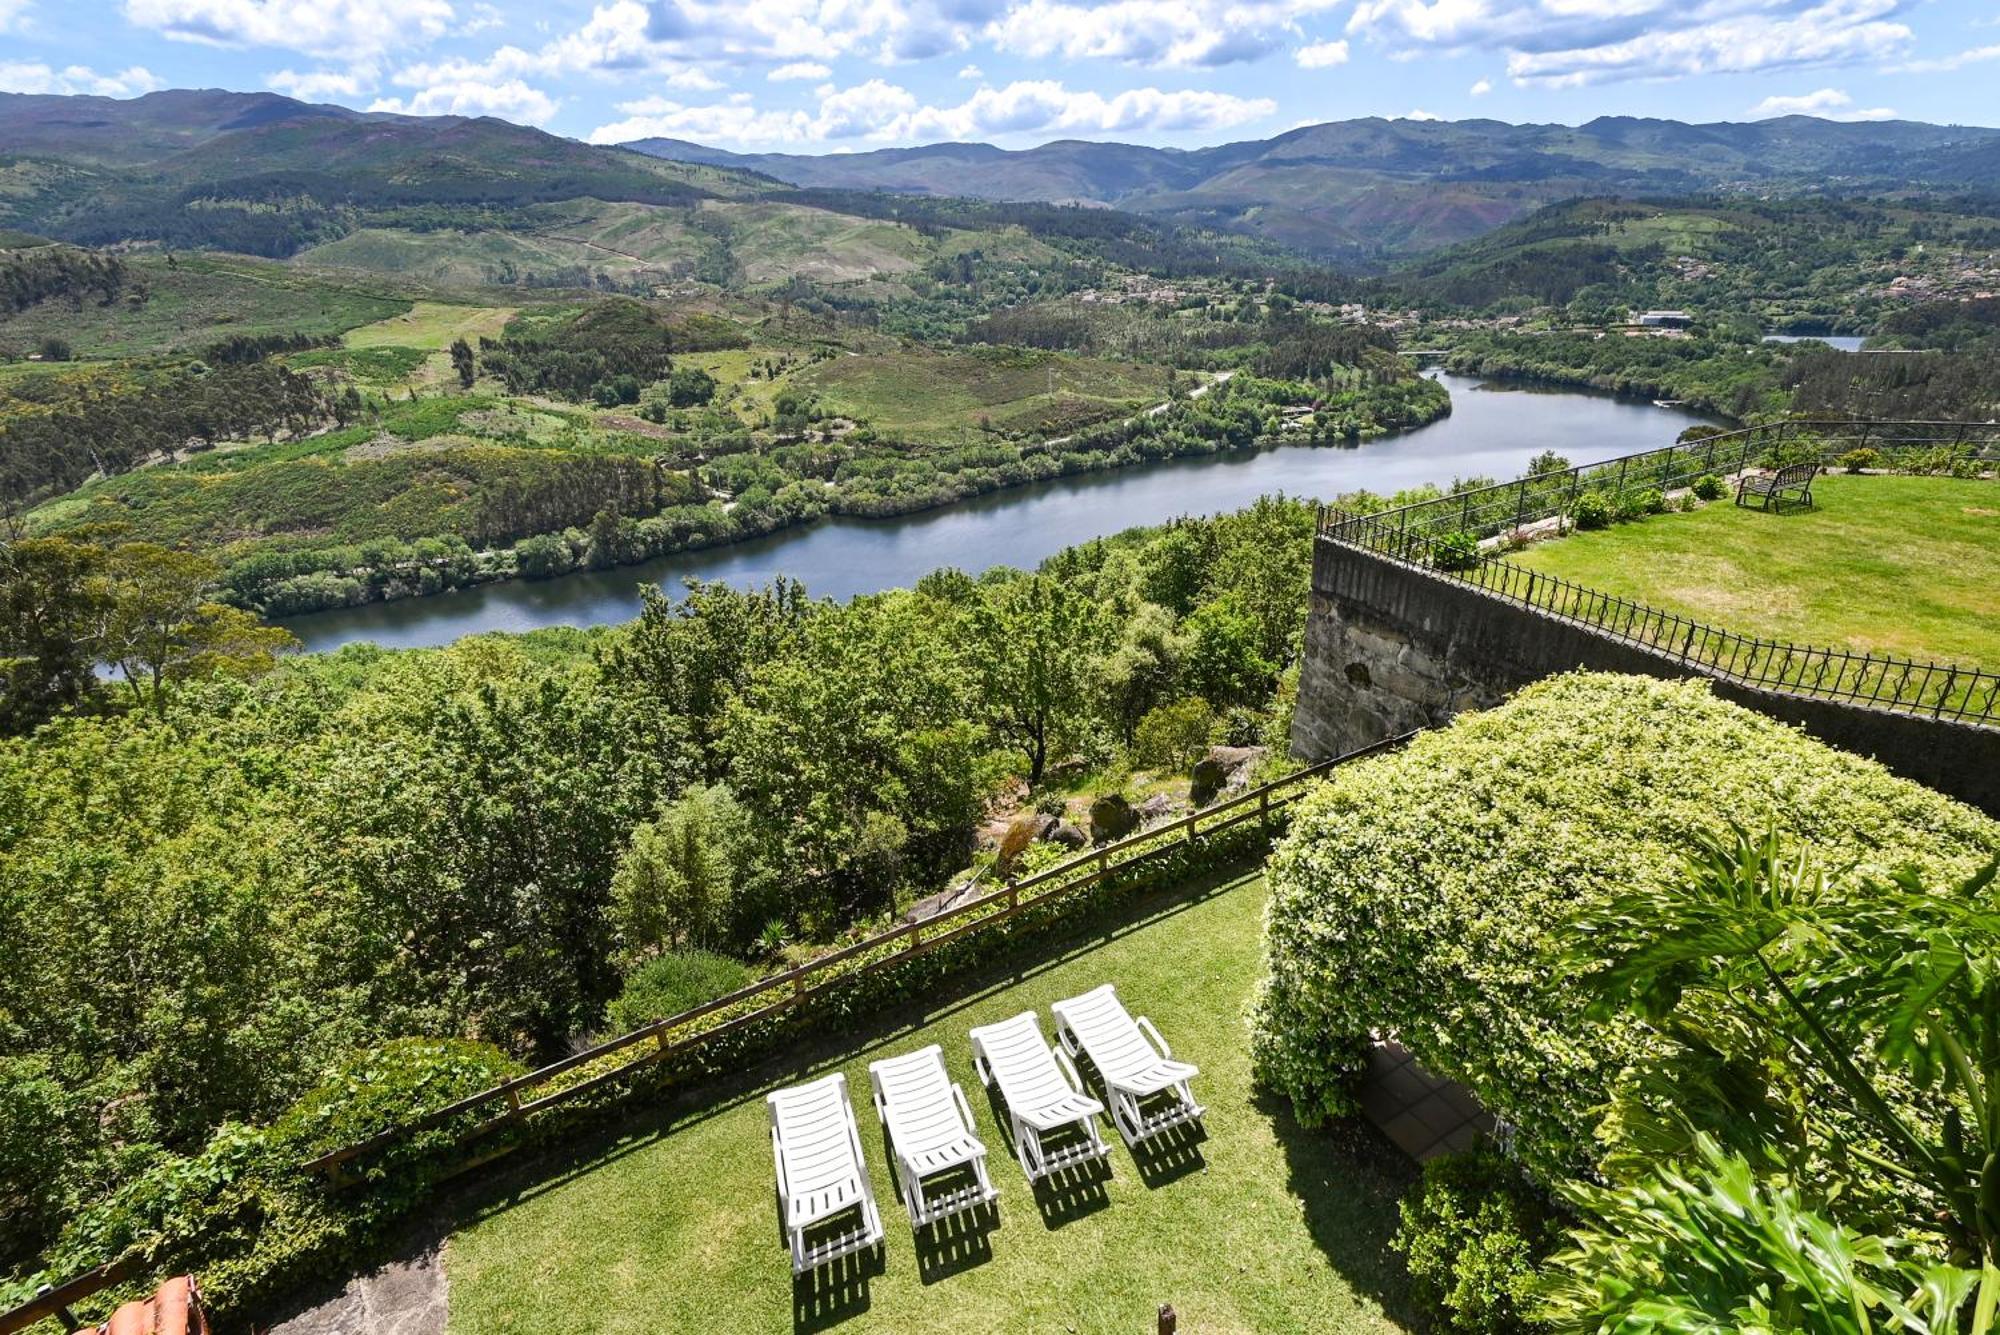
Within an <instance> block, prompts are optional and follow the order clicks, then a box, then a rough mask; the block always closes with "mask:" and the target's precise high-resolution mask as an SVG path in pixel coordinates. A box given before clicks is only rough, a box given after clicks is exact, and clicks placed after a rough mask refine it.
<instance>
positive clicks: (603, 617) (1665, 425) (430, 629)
mask: <svg viewBox="0 0 2000 1335" xmlns="http://www.w3.org/2000/svg"><path fill="white" fill-rule="evenodd" d="M1442 379H1443V380H1444V382H1445V384H1446V385H1447V386H1448V387H1449V388H1450V389H1451V396H1452V412H1451V416H1449V417H1447V418H1444V419H1443V420H1441V421H1438V422H1434V423H1432V424H1431V425H1429V426H1426V427H1421V428H1418V429H1417V430H1415V431H1410V432H1406V433H1404V434H1402V435H1397V436H1385V437H1383V438H1381V439H1379V440H1373V441H1370V442H1368V443H1366V444H1363V445H1359V446H1355V447H1352V448H1342V447H1332V446H1319V447H1312V446H1280V447H1278V448H1276V449H1268V450H1260V451H1256V452H1254V453H1237V454H1226V455H1206V456H1201V457H1197V458H1188V459H1173V460H1167V461H1163V462H1160V463H1155V464H1146V465H1140V466H1135V467H1131V468H1123V469H1114V470H1111V471H1108V472H1102V473H1088V474H1083V475H1081V476H1077V477H1069V478H1062V479H1059V480H1056V481H1051V482H1040V483H1034V484H1031V485H1029V486H1025V487H1015V488H1011V489H1009V490H1006V491H1000V492H994V493H992V494H990V495H987V496H982V497H979V498H978V499H975V500H970V501H965V502H961V503H959V504H957V505H952V506H948V507H946V508H943V509H938V510H928V511H925V512H923V513H921V514H913V515H904V516H902V517H900V518H896V519H848V518H832V519H824V520H820V521H819V522H817V523H814V524H811V525H808V526H805V527H802V528H795V529H787V530H785V531H784V532H782V533H774V534H772V535H770V536H769V537H764V538H758V539H754V540H752V541H749V542H739V543H732V544H730V545H728V546H725V547H713V548H709V549H707V550H704V551H695V552H679V553H676V554H674V555H672V556H667V557H661V558H659V559H657V560H653V561H648V562H646V563H644V564H643V565H634V566H623V567H620V568H618V569H616V570H593V571H579V572H578V573H576V574H572V575H564V576H562V577H561V578H558V579H552V580H541V581H526V580H513V581H508V582H504V583H498V584H485V585H480V586H479V587H477V588H472V589H464V590H460V591H457V592H454V593H446V594H438V595H436V596H433V597H429V598H408V599H403V600H401V601H397V602H389V603H369V604H366V605H364V606H361V607H353V608H342V609H339V610H336V611H330V612H315V613H313V614H311V615H309V616H301V617H294V618H292V619H290V620H288V621H286V622H284V623H283V624H284V625H285V626H286V627H287V628H289V629H290V630H291V632H292V633H293V634H294V635H296V636H298V637H299V639H300V640H301V641H302V642H303V643H304V645H305V648H306V649H307V650H309V651H320V650H326V649H335V648H338V647H339V646H341V645H343V644H347V643H350V642H353V641H357V640H372V641H374V642H375V643H377V644H380V645H383V646H385V647H389V648H398V649H403V648H415V647H419V646H423V645H434V644H445V643H448V642H449V641H451V640H455V639H457V638H458V637H459V636H461V635H473V634H478V633H480V632H482V631H496V630H503V631H526V630H535V629H538V628H540V627H543V626H588V625H596V624H599V623H602V622H616V621H626V620H629V619H631V618H632V617H633V616H635V615H637V614H638V609H639V586H640V585H641V584H642V583H653V584H663V585H667V586H669V587H672V588H675V589H678V588H679V585H680V581H681V580H683V579H687V578H699V579H707V580H727V581H729V582H730V583H732V584H738V585H745V586H749V585H756V584H762V583H764V582H767V581H768V580H770V579H771V578H772V577H774V576H777V575H793V576H796V577H798V578H799V579H802V580H804V581H805V584H806V587H807V589H808V590H809V591H810V592H812V593H815V594H822V595H824V594H831V595H832V596H834V597H836V598H843V599H845V598H851V597H853V596H855V595H856V594H862V593H873V592H876V591H878V590H881V589H893V588H902V587H907V586H909V585H911V584H914V583H915V582H916V581H917V580H918V578H919V577H921V576H922V575H924V574H925V573H926V572H928V571H932V570H936V569H938V568H939V567H941V566H957V567H959V568H960V569H962V570H965V571H968V572H971V573H974V574H977V573H978V572H979V571H982V570H985V569H986V568H988V567H989V566H994V565H1013V566H1021V567H1031V566H1033V565H1035V564H1036V563H1038V562H1039V561H1041V560H1042V559H1043V558H1045V557H1047V556H1050V555H1052V554H1054V553H1055V552H1058V551H1060V550H1062V549H1063V548H1064V547H1068V546H1072V545H1074V544H1076V543H1080V542H1088V541H1089V540H1090V539H1092V538H1096V537H1102V536H1104V535H1106V534H1110V533H1116V532H1118V531H1119V530H1121V529H1126V528H1130V527H1132V526H1133V525H1136V524H1158V523H1161V522H1163V521H1165V520H1168V519H1172V518H1174V517H1175V516H1177V515H1186V514H1213V513H1216V512H1218V511H1223V510H1233V509H1236V508H1238V507H1240V506H1244V505H1248V504H1249V503H1250V502H1251V501H1253V500H1255V499H1256V498H1257V497H1259V496H1261V495H1264V494H1266V493H1269V492H1279V491H1282V492H1286V493H1289V494H1291V495H1294V496H1316V497H1327V496H1333V495H1335V494H1337V493H1339V492H1344V491H1355V490H1358V489H1360V488H1363V487H1366V488H1368V489H1370V490H1373V491H1379V492H1391V491H1395V490H1396V489H1398V488H1400V487H1408V486H1414V485H1416V484H1417V483H1420V482H1437V483H1440V484H1442V483H1448V482H1450V481H1451V480H1452V479H1453V478H1454V477H1471V476H1475V475H1484V476H1489V477H1498V478H1507V477H1513V476H1515V475H1517V474H1519V473H1520V472H1521V471H1522V469H1523V468H1524V467H1525V466H1526V465H1527V462H1528V460H1529V459H1530V458H1532V457H1533V456H1534V455H1536V454H1537V453H1539V452H1540V451H1542V450H1555V451H1556V452H1557V453H1559V454H1563V455H1566V456H1568V458H1569V459H1570V460H1571V461H1573V462H1576V463H1584V462H1587V461H1589V460H1592V459H1605V458H1612V457H1615V456H1617V455H1620V454H1629V453H1632V452H1633V451H1635V450H1644V449H1651V448H1654V447H1656V446H1660V445H1666V444H1668V443H1670V442H1671V441H1672V440H1673V438H1674V436H1675V435H1676V434H1677V433H1678V432H1679V431H1680V430H1681V428H1683V427H1685V426H1689V425H1691V424H1693V423H1696V422H1700V421H1704V420H1707V419H1704V418H1702V417H1699V416H1697V415H1696V414H1694V413H1691V412H1687V411H1684V410H1681V409H1678V408H1658V407H1655V406H1653V405H1652V404H1650V403H1646V402H1643V401H1636V400H1629V399H1619V398H1615V397H1612V396H1610V395H1604V394H1594V393H1589V392H1586V391H1579V390H1561V389H1548V388H1543V387H1527V386H1521V385H1512V384H1506V385H1502V384H1494V383H1489V382H1482V381H1479V380H1476V379H1471V378H1468V377H1464V376H1455V375H1443V376H1442Z"/></svg>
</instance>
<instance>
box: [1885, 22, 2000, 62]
mask: <svg viewBox="0 0 2000 1335" xmlns="http://www.w3.org/2000/svg"><path fill="white" fill-rule="evenodd" d="M1996 22H2000V20H1996ZM1984 60H2000V44H1995V45H1993V46H1975V47H1973V48H1972V49H1971V50H1969V51H1959V52H1956V53H1954V54H1952V55H1949V56H1938V57H1936V58H1934V59H1930V60H1910V61H1905V62H1904V63H1903V64H1901V65H1892V66H1890V72H1891V73H1893V74H1943V73H1945V72H1947V71H1949V70H1957V69H1964V68H1965V67H1966V66H1967V65H1976V64H1978V63H1979V62H1981V61H1984Z"/></svg>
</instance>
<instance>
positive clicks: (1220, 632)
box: [1181, 593, 1278, 704]
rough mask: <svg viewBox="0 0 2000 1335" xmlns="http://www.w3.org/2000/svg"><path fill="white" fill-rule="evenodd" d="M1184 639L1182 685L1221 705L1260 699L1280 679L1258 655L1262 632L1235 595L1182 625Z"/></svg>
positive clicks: (1208, 605) (1201, 609)
mask: <svg viewBox="0 0 2000 1335" xmlns="http://www.w3.org/2000/svg"><path fill="white" fill-rule="evenodd" d="M1181 633H1182V636H1183V639H1184V642H1185V644H1186V646H1187V647H1186V650H1185V653H1184V655H1183V657H1182V661H1181V675H1182V679H1183V680H1184V681H1185V683H1186V684H1187V686H1188V687H1190V688H1192V689H1193V690H1195V691H1198V692H1200V693H1201V694H1202V695H1203V696H1204V697H1206V698H1207V699H1209V700H1211V701H1213V702H1215V703H1217V704H1236V703H1238V702H1240V701H1247V700H1252V699H1255V698H1257V697H1259V696H1261V695H1262V694H1263V693H1264V691H1265V690H1266V689H1268V688H1269V686H1270V684H1271V679H1272V678H1273V677H1275V676H1276V675H1277V673H1278V665H1277V664H1276V663H1273V662H1272V661H1271V660H1270V659H1268V658H1265V657H1264V655H1263V653H1262V652H1261V651H1260V649H1259V641H1260V640H1261V639H1262V638H1263V628H1262V627H1260V626H1259V624H1258V622H1257V618H1256V617H1254V616H1252V615H1251V614H1250V612H1249V611H1248V610H1247V609H1246V608H1245V607H1244V606H1243V602H1242V599H1241V598H1240V597H1238V596H1237V595H1236V594H1233V593H1232V594H1228V595H1226V596H1224V597H1221V598H1218V599H1216V600H1215V601H1213V602H1208V603H1203V604H1202V605H1201V606H1200V607H1198V608H1196V609H1195V612H1194V615H1192V616H1190V617H1189V618H1188V619H1187V620H1186V621H1184V622H1182V623H1181Z"/></svg>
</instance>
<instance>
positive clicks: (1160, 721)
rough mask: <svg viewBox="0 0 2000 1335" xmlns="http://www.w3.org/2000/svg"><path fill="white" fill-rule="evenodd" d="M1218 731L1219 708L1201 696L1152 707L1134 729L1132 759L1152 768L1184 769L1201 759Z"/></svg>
mask: <svg viewBox="0 0 2000 1335" xmlns="http://www.w3.org/2000/svg"><path fill="white" fill-rule="evenodd" d="M1214 731H1215V711H1214V710H1213V709H1212V708H1210V707H1209V703H1208V701H1206V700H1204V699H1202V698H1201V697H1200V696H1190V697H1188V698H1187V699H1185V700H1175V701H1174V702H1172V703H1171V704H1164V705H1161V706H1159V707H1158V708H1157V709H1153V710H1149V711H1148V712H1147V714H1146V716H1145V717H1144V718H1142V719H1140V720H1139V726H1138V727H1137V728H1135V729H1133V732H1132V759H1133V760H1135V761H1136V762H1138V763H1139V764H1141V765H1144V766H1147V767H1148V768H1151V769H1162V770H1182V769H1186V768H1187V767H1188V766H1189V765H1192V764H1193V763H1194V762H1195V761H1196V760H1197V759H1199V758H1200V756H1201V753H1202V751H1203V750H1204V749H1206V748H1207V746H1208V739H1209V737H1210V735H1211V734H1212V733H1214Z"/></svg>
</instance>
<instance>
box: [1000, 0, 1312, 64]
mask: <svg viewBox="0 0 2000 1335" xmlns="http://www.w3.org/2000/svg"><path fill="white" fill-rule="evenodd" d="M1332 3H1333V0H1109V2H1108V3H1102V4H1085V3H1074V2H1072V0H1021V2H1020V3H1015V4H1012V5H1010V6H1009V8H1008V9H1007V10H1006V12H1005V13H1004V14H1002V15H1000V16H999V17H997V18H996V19H995V20H994V21H993V22H991V23H989V24H988V25H987V27H986V30H985V36H986V37H987V39H988V40H989V41H991V42H992V43H993V45H994V46H996V47H998V48H999V49H1001V50H1003V51H1009V52H1013V53H1015V54H1017V55H1023V56H1030V57H1034V58H1036V59H1043V58H1046V57H1049V56H1062V57H1065V58H1067V59H1070V60H1082V59H1097V60H1118V61H1123V62H1125V63H1127V64H1132V65H1152V66H1170V67H1174V68H1184V69H1185V68H1207V67H1213V66H1218V65H1230V64H1235V63H1237V62H1239V61H1249V60H1257V59H1260V58H1261V57H1264V56H1267V55H1270V54H1271V53H1272V52H1274V51H1277V50H1279V49H1280V48H1282V47H1283V46H1285V45H1286V44H1287V43H1288V42H1289V41H1291V40H1293V39H1294V38H1295V37H1296V35H1297V30H1298V25H1297V20H1298V19H1299V18H1300V17H1302V16H1304V15H1307V14H1311V13H1315V12H1317V11H1319V10H1322V9H1327V8H1330V7H1331V5H1332ZM1322 45H1326V44H1324V43H1322ZM1332 63H1337V62H1332Z"/></svg>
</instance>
